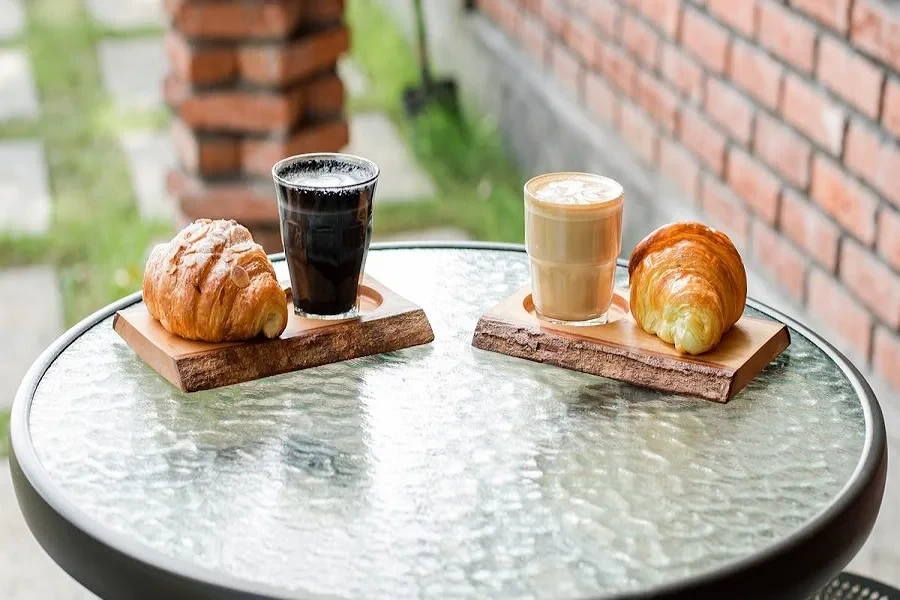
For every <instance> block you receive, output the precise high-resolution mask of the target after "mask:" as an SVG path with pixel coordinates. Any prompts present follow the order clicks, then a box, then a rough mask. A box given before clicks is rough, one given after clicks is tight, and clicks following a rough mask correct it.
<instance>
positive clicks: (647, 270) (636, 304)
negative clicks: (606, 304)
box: [628, 222, 747, 354]
mask: <svg viewBox="0 0 900 600" xmlns="http://www.w3.org/2000/svg"><path fill="white" fill-rule="evenodd" d="M628 277H629V284H630V286H631V299H630V305H631V313H632V315H633V316H634V318H635V320H636V321H637V322H638V324H639V325H640V326H641V328H642V329H643V330H644V331H646V332H648V333H653V334H656V335H658V336H659V337H660V338H661V339H662V340H664V341H666V342H668V343H670V344H672V343H674V344H675V348H677V349H678V350H679V351H682V352H687V353H689V354H701V353H703V352H706V351H707V350H710V349H712V348H713V347H714V346H715V345H716V344H718V343H719V340H721V339H722V336H723V335H724V334H725V332H727V331H728V330H729V329H730V328H731V326H732V325H734V324H735V323H736V322H737V320H738V319H739V318H740V317H741V315H742V314H743V312H744V304H745V302H746V301H747V273H746V271H745V270H744V263H743V261H742V260H741V256H740V254H738V251H737V249H736V248H735V247H734V244H732V243H731V240H730V239H729V238H728V236H727V235H725V234H724V233H722V232H721V231H716V230H715V229H711V228H709V227H707V226H706V225H704V224H702V223H691V222H685V223H672V224H670V225H665V226H663V227H660V228H659V229H657V230H656V231H654V232H653V233H651V234H650V235H648V236H647V237H646V238H644V239H643V240H642V241H641V242H640V243H639V244H638V245H637V246H636V247H635V249H634V252H632V254H631V260H630V261H629V263H628Z"/></svg>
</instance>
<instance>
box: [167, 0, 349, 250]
mask: <svg viewBox="0 0 900 600" xmlns="http://www.w3.org/2000/svg"><path fill="white" fill-rule="evenodd" d="M165 7H166V12H167V13H168V16H169V30H168V32H167V34H166V40H165V44H166V51H167V53H168V56H169V61H170V64H171V67H172V68H171V72H170V73H169V74H168V75H167V77H166V79H165V82H164V86H163V88H164V93H165V98H166V103H167V104H168V105H169V107H170V108H171V109H172V111H173V113H174V119H173V125H172V131H173V137H174V140H175V146H176V149H177V152H178V158H179V164H180V166H179V168H178V169H176V170H174V171H172V172H170V173H169V176H168V180H167V186H168V189H169V192H170V193H171V194H172V195H173V196H175V197H176V198H177V200H178V207H179V212H180V219H181V224H182V225H183V224H184V223H185V222H188V221H190V220H193V219H196V218H200V217H207V218H232V219H235V220H237V221H239V222H241V223H242V224H244V225H246V226H247V227H248V228H249V229H250V230H251V232H252V233H253V235H254V238H255V239H256V240H257V241H258V242H259V243H260V244H262V245H263V246H264V247H265V248H266V250H267V251H269V252H277V251H280V250H281V248H282V245H281V238H280V235H279V233H278V210H277V206H276V202H275V195H274V189H273V186H272V180H271V168H272V165H273V164H274V163H275V162H276V161H278V160H279V159H281V158H283V157H285V156H288V155H291V154H299V153H304V152H334V151H337V150H340V149H341V148H343V147H344V146H345V145H346V144H347V141H348V130H347V122H346V120H345V118H344V115H343V104H344V88H343V85H342V83H341V80H340V79H339V78H338V76H337V73H336V68H335V67H336V62H337V59H338V56H339V55H340V54H341V53H342V52H344V51H345V50H347V48H348V46H349V37H348V33H347V29H346V27H345V26H344V25H343V23H342V15H343V9H344V2H343V0H165Z"/></svg>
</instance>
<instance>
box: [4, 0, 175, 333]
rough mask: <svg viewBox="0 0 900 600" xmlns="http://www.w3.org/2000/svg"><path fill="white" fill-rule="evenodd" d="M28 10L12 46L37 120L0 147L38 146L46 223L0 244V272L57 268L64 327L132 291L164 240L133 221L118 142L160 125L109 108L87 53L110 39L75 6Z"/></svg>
mask: <svg viewBox="0 0 900 600" xmlns="http://www.w3.org/2000/svg"><path fill="white" fill-rule="evenodd" d="M28 8H29V11H28V31H27V35H26V36H25V38H24V40H21V41H19V42H18V43H17V44H14V46H17V47H22V48H24V49H26V50H27V51H28V55H29V58H30V60H31V63H32V68H33V70H34V76H35V80H36V83H37V87H38V92H39V95H40V99H41V117H40V120H38V121H37V122H22V121H17V122H11V123H4V124H2V125H0V139H6V140H8V139H22V138H27V139H40V140H42V141H43V143H44V151H45V154H46V157H47V162H48V167H49V172H50V192H51V197H52V198H53V222H52V226H51V229H50V232H49V233H48V234H47V235H44V236H39V237H26V236H15V235H10V234H4V235H0V266H11V265H23V264H34V263H49V264H51V265H53V266H54V267H56V269H57V272H58V274H59V278H60V284H61V286H62V292H63V301H64V310H65V320H66V323H67V324H72V323H74V322H75V321H77V320H78V319H80V318H81V317H83V316H84V315H86V314H88V313H90V312H92V311H93V310H96V309H97V308H99V307H101V306H103V305H104V304H107V303H108V302H110V301H111V300H113V299H115V298H117V297H120V296H122V295H124V294H127V293H129V292H132V291H134V290H135V289H137V288H138V287H140V274H141V272H142V270H143V263H144V260H145V256H144V253H145V250H146V248H147V246H148V245H149V244H150V243H151V242H152V241H153V240H154V239H158V238H160V237H166V236H170V235H171V233H172V231H171V229H172V226H171V225H170V224H168V223H154V222H150V223H148V222H145V221H142V220H141V218H140V215H139V214H138V211H137V208H136V204H135V197H134V191H133V190H132V187H131V179H130V176H129V173H128V168H127V165H126V162H125V159H124V156H123V153H122V150H121V148H120V146H119V141H118V135H119V133H120V132H122V131H124V130H126V129H141V128H146V129H157V128H159V127H161V126H162V125H164V123H165V122H166V116H165V114H164V112H162V111H150V112H147V113H133V114H132V113H123V112H121V111H118V110H117V109H116V108H115V107H114V106H113V105H112V102H111V101H110V99H109V98H108V97H107V96H106V94H105V93H104V91H103V86H102V84H101V80H100V69H99V66H98V64H97V54H96V44H97V42H98V41H99V40H100V39H101V38H104V37H113V35H112V32H108V31H104V30H103V29H102V28H100V27H98V26H97V25H95V24H94V23H93V22H92V21H91V20H90V18H89V17H88V15H87V14H86V13H85V12H84V9H83V5H82V3H81V2H79V1H78V0H33V1H32V2H30V3H29V5H28ZM147 33H149V32H148V31H139V32H136V33H135V34H136V35H146V34H147ZM129 34H130V35H135V34H131V32H129ZM115 35H116V36H119V35H120V34H115Z"/></svg>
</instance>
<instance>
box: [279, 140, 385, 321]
mask: <svg viewBox="0 0 900 600" xmlns="http://www.w3.org/2000/svg"><path fill="white" fill-rule="evenodd" d="M272 176H273V178H274V179H275V191H276V193H277V194H278V209H279V213H280V217H281V239H282V242H283V243H284V254H285V260H286V261H287V264H288V270H289V273H290V277H291V288H292V295H293V298H294V312H296V313H297V314H298V315H301V316H305V317H310V318H322V319H345V318H350V317H355V316H356V315H357V314H358V312H359V284H360V281H361V279H362V274H363V270H364V268H365V264H366V254H367V252H368V250H369V239H370V238H371V236H372V198H373V196H374V195H375V184H376V183H377V181H378V167H377V166H376V165H375V163H373V162H372V161H370V160H366V159H364V158H360V157H357V156H352V155H349V154H324V153H323V154H304V155H299V156H292V157H290V158H286V159H284V160H282V161H279V162H278V163H277V164H276V165H275V166H274V167H273V168H272Z"/></svg>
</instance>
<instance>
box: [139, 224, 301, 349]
mask: <svg viewBox="0 0 900 600" xmlns="http://www.w3.org/2000/svg"><path fill="white" fill-rule="evenodd" d="M143 293H144V303H145V304H146V305H147V310H148V312H149V313H150V315H151V316H152V317H153V318H155V319H158V320H159V322H160V323H161V324H162V326H163V327H164V328H165V329H166V331H168V332H170V333H172V334H174V335H177V336H180V337H183V338H186V339H191V340H202V341H206V342H222V341H238V340H246V339H250V338H253V337H255V336H257V335H260V334H262V335H264V336H266V337H268V338H274V337H278V336H279V335H281V333H282V332H283V331H284V329H285V327H286V326H287V316H288V315H287V302H286V299H285V294H284V290H282V288H281V285H279V283H278V279H277V278H276V276H275V269H274V267H273V266H272V263H271V262H269V259H268V257H267V256H266V253H265V251H263V249H262V246H260V245H259V244H256V243H255V242H254V241H253V238H252V236H251V235H250V232H249V231H248V230H247V228H246V227H243V226H242V225H239V224H238V223H236V222H235V221H232V220H222V219H220V220H215V221H212V220H209V219H198V220H197V221H194V222H193V223H191V224H190V225H188V226H187V227H185V228H184V229H183V230H181V231H180V232H179V233H178V234H177V235H176V236H175V237H174V238H173V239H172V241H171V242H168V243H166V244H158V245H157V246H155V247H154V248H153V250H152V251H151V253H150V258H149V259H148V260H147V267H146V269H145V270H144V282H143Z"/></svg>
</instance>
